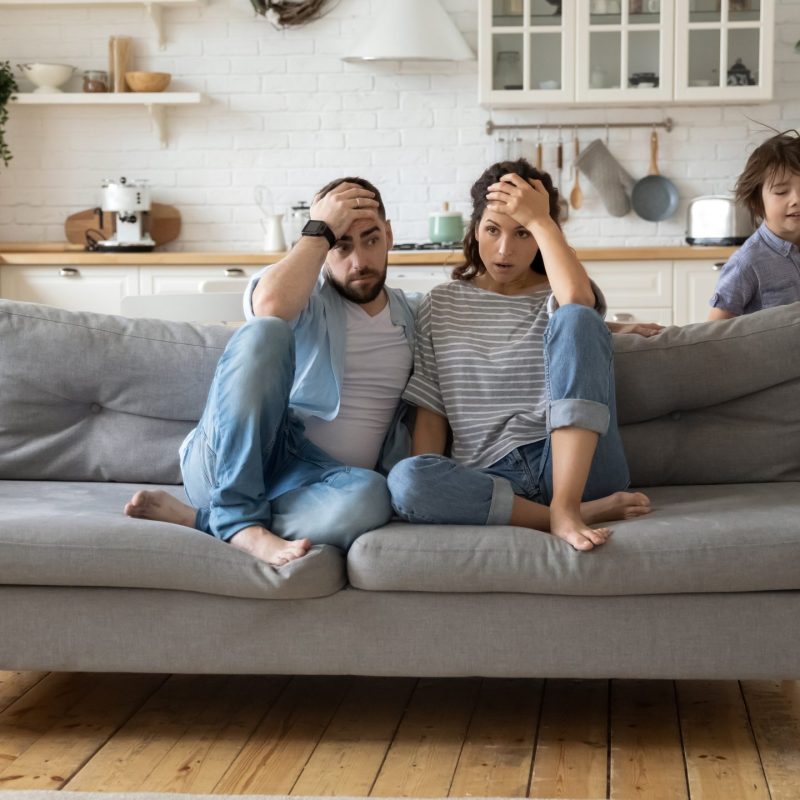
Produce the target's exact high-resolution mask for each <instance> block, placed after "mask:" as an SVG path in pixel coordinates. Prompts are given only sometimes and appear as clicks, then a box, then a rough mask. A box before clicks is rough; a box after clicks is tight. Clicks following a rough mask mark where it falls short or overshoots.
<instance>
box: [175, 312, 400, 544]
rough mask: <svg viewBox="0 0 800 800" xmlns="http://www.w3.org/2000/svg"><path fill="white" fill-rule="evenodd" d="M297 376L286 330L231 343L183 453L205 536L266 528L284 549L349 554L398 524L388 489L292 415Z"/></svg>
mask: <svg viewBox="0 0 800 800" xmlns="http://www.w3.org/2000/svg"><path fill="white" fill-rule="evenodd" d="M294 371H295V356H294V334H293V332H292V330H291V328H290V327H289V325H288V323H286V322H284V321H283V320H281V319H278V318H275V317H260V318H256V319H252V320H250V321H249V322H248V323H247V324H246V325H243V326H242V327H241V328H239V329H238V330H237V331H236V333H234V334H233V336H232V337H231V339H230V341H229V342H228V346H227V347H226V348H225V352H224V353H223V354H222V357H221V358H220V360H219V363H218V365H217V370H216V373H215V375H214V380H213V382H212V384H211V389H210V390H209V394H208V400H207V401H206V407H205V410H204V411H203V416H202V417H201V419H200V422H199V423H198V425H197V427H196V428H195V429H194V431H192V433H191V434H190V435H189V437H187V440H186V442H185V443H184V446H183V447H182V449H181V471H182V473H183V480H184V486H185V489H186V494H187V496H188V498H189V500H190V502H191V503H192V505H194V506H195V507H196V508H197V517H196V521H195V527H196V528H198V529H199V530H202V531H205V532H206V533H210V534H212V535H214V536H216V537H217V538H219V539H222V540H223V541H228V540H229V539H230V538H231V537H232V536H233V535H234V534H235V533H237V532H238V531H239V530H241V529H242V528H245V527H247V526H249V525H262V526H264V527H265V528H268V529H269V530H271V531H272V532H273V533H275V534H277V535H278V536H281V537H283V538H284V539H301V538H304V537H307V538H309V539H311V541H312V542H313V543H314V544H333V545H336V546H338V547H341V548H343V549H347V548H348V547H349V546H350V545H351V544H352V543H353V541H354V540H355V538H356V537H357V536H360V535H361V534H362V533H365V532H366V531H368V530H371V529H372V528H377V527H379V526H381V525H384V524H385V523H386V522H388V521H389V519H390V518H391V515H392V510H391V503H390V498H389V492H388V489H387V486H386V479H385V478H384V477H383V476H382V475H379V474H378V473H377V472H373V471H372V470H369V469H360V468H358V467H347V466H345V465H343V464H341V463H340V462H338V461H336V460H335V459H333V458H332V457H331V456H329V455H328V454H327V453H325V452H324V451H323V450H320V448H318V447H317V446H316V445H314V444H312V443H311V442H310V441H309V440H308V439H306V437H305V434H304V426H303V423H302V422H301V420H300V419H299V418H298V417H297V415H296V414H295V413H294V412H293V411H292V410H290V409H289V393H290V391H291V388H292V383H293V382H294Z"/></svg>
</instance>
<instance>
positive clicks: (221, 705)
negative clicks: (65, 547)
mask: <svg viewBox="0 0 800 800" xmlns="http://www.w3.org/2000/svg"><path fill="white" fill-rule="evenodd" d="M47 788H54V789H66V790H72V791H78V790H82V791H137V790H138V791H150V792H198V793H231V794H289V793H290V794H297V795H359V796H366V795H373V796H410V797H443V796H447V795H451V796H467V795H478V796H481V795H482V796H503V797H525V796H529V797H564V798H643V799H644V800H660V798H665V799H667V798H668V799H669V800H678V798H692V800H699V799H700V798H702V799H703V800H712V798H718V799H719V800H739V798H748V799H749V798H765V800H766V799H768V798H771V800H797V798H800V682H784V683H780V682H775V683H771V682H742V683H741V684H740V683H735V682H730V681H729V682H695V681H682V682H676V683H672V682H670V681H600V680H597V681H595V680H591V681H572V680H547V681H541V680H481V679H447V680H444V679H436V680H429V679H420V680H414V679H395V678H307V677H295V678H286V677H263V676H261V677H242V676H236V677H206V676H200V677H198V676H164V675H107V674H97V675H93V674H86V673H69V674H68V673H32V672H0V800H2V790H8V789H47Z"/></svg>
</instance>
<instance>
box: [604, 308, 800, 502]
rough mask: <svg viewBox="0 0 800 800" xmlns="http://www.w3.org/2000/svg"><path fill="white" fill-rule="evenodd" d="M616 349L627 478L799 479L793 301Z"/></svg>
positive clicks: (617, 340) (798, 329)
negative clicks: (629, 474) (789, 303)
mask: <svg viewBox="0 0 800 800" xmlns="http://www.w3.org/2000/svg"><path fill="white" fill-rule="evenodd" d="M614 349H615V356H614V357H615V372H616V387H617V408H618V412H619V413H618V416H619V422H620V431H621V434H622V439H623V442H624V444H625V451H626V453H627V456H628V463H629V466H630V470H631V478H632V481H633V484H634V485H636V486H659V485H666V484H708V483H750V482H765V481H800V402H798V400H799V399H800V303H793V304H792V305H788V306H781V307H779V308H772V309H767V310H765V311H759V312H758V313H757V314H749V315H746V316H743V317H737V318H735V319H731V320H723V321H719V322H701V323H698V324H695V325H686V326H684V327H670V328H666V329H664V330H663V331H662V332H661V333H660V334H658V335H657V336H654V337H652V338H649V339H645V338H643V337H641V336H628V335H625V336H615V337H614Z"/></svg>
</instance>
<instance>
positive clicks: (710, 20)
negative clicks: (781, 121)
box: [675, 0, 775, 103]
mask: <svg viewBox="0 0 800 800" xmlns="http://www.w3.org/2000/svg"><path fill="white" fill-rule="evenodd" d="M675 2H676V6H675V19H676V24H675V32H676V36H675V46H676V47H675V54H676V59H675V64H676V68H677V69H676V76H675V99H676V100H681V101H693V100H694V101H698V102H709V101H711V102H715V103H719V102H733V103H747V102H753V101H759V100H769V99H770V98H771V97H772V62H773V37H774V28H775V21H774V14H775V3H774V0H675Z"/></svg>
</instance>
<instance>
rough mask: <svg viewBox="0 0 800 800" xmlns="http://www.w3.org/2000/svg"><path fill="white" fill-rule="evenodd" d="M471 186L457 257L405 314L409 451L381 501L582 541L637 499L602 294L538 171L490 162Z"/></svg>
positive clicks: (419, 513)
mask: <svg viewBox="0 0 800 800" xmlns="http://www.w3.org/2000/svg"><path fill="white" fill-rule="evenodd" d="M472 199H473V213H472V218H471V221H470V226H469V230H468V232H467V236H466V239H465V244H464V253H465V256H466V261H467V263H466V264H465V265H463V266H462V267H459V268H457V269H456V270H454V273H453V277H454V279H455V280H453V281H451V282H450V283H448V284H443V285H441V286H437V287H436V288H435V289H433V290H432V292H431V293H430V294H429V295H428V296H427V297H426V298H425V299H424V300H423V302H422V305H421V307H420V310H419V313H418V316H417V333H416V344H415V355H414V374H413V375H412V377H411V380H410V381H409V384H408V386H407V388H406V391H405V393H404V398H405V399H406V400H407V401H409V402H410V403H413V404H414V405H416V406H418V408H417V420H416V425H415V430H414V442H413V448H412V457H411V458H408V459H405V460H403V461H401V462H400V463H398V464H397V466H396V467H395V468H394V469H393V470H392V472H391V473H390V474H389V489H390V491H391V493H392V500H393V505H394V508H395V510H396V511H397V513H398V514H399V515H400V516H401V517H403V518H404V519H406V520H409V521H410V522H435V523H451V524H487V525H495V524H496V525H503V524H510V525H519V526H523V527H528V528H534V529H536V530H541V531H549V532H550V533H552V534H554V535H555V536H558V537H560V538H562V539H564V540H565V541H567V542H569V544H571V545H572V546H573V547H574V548H575V549H577V550H590V549H592V548H593V547H595V546H596V545H600V544H603V543H604V542H605V541H606V540H607V539H608V536H609V534H610V530H609V528H607V527H599V528H593V527H592V526H593V525H595V524H597V523H600V522H607V521H610V520H612V519H624V518H630V517H635V516H639V515H641V514H646V513H648V512H649V511H650V501H649V499H648V498H647V497H646V496H645V495H644V494H641V493H638V492H636V493H633V492H624V491H622V490H623V489H625V488H627V486H628V484H629V474H628V468H627V464H626V461H625V454H624V451H623V449H622V442H621V440H620V436H619V432H618V430H617V425H616V412H615V402H614V373H613V350H612V344H611V334H610V333H609V331H608V328H607V327H606V326H605V324H604V323H603V319H602V316H601V314H603V313H604V312H605V304H604V300H603V297H602V294H601V293H600V291H599V289H597V287H596V286H595V285H594V284H593V283H592V282H591V281H590V280H589V277H588V275H587V274H586V272H585V270H584V269H583V267H582V266H581V264H580V262H579V261H578V259H577V258H576V256H575V253H574V251H573V250H572V249H571V248H570V247H569V246H568V244H567V242H566V240H565V238H564V235H563V233H562V232H561V228H560V226H559V224H558V192H557V191H556V190H555V189H554V188H553V185H552V181H551V179H550V176H549V175H547V174H546V173H541V172H539V171H538V170H536V169H534V168H533V167H532V166H531V165H530V164H529V163H528V162H527V161H525V160H519V161H515V162H501V163H498V164H494V165H493V166H491V167H489V169H487V170H486V171H485V172H484V173H483V175H481V177H480V178H479V179H478V181H477V182H476V183H475V184H474V186H473V187H472ZM598 312H599V313H598ZM451 436H452V450H451V455H452V457H451V458H446V457H445V456H444V453H445V451H446V447H447V444H448V440H449V438H450V437H451Z"/></svg>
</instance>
